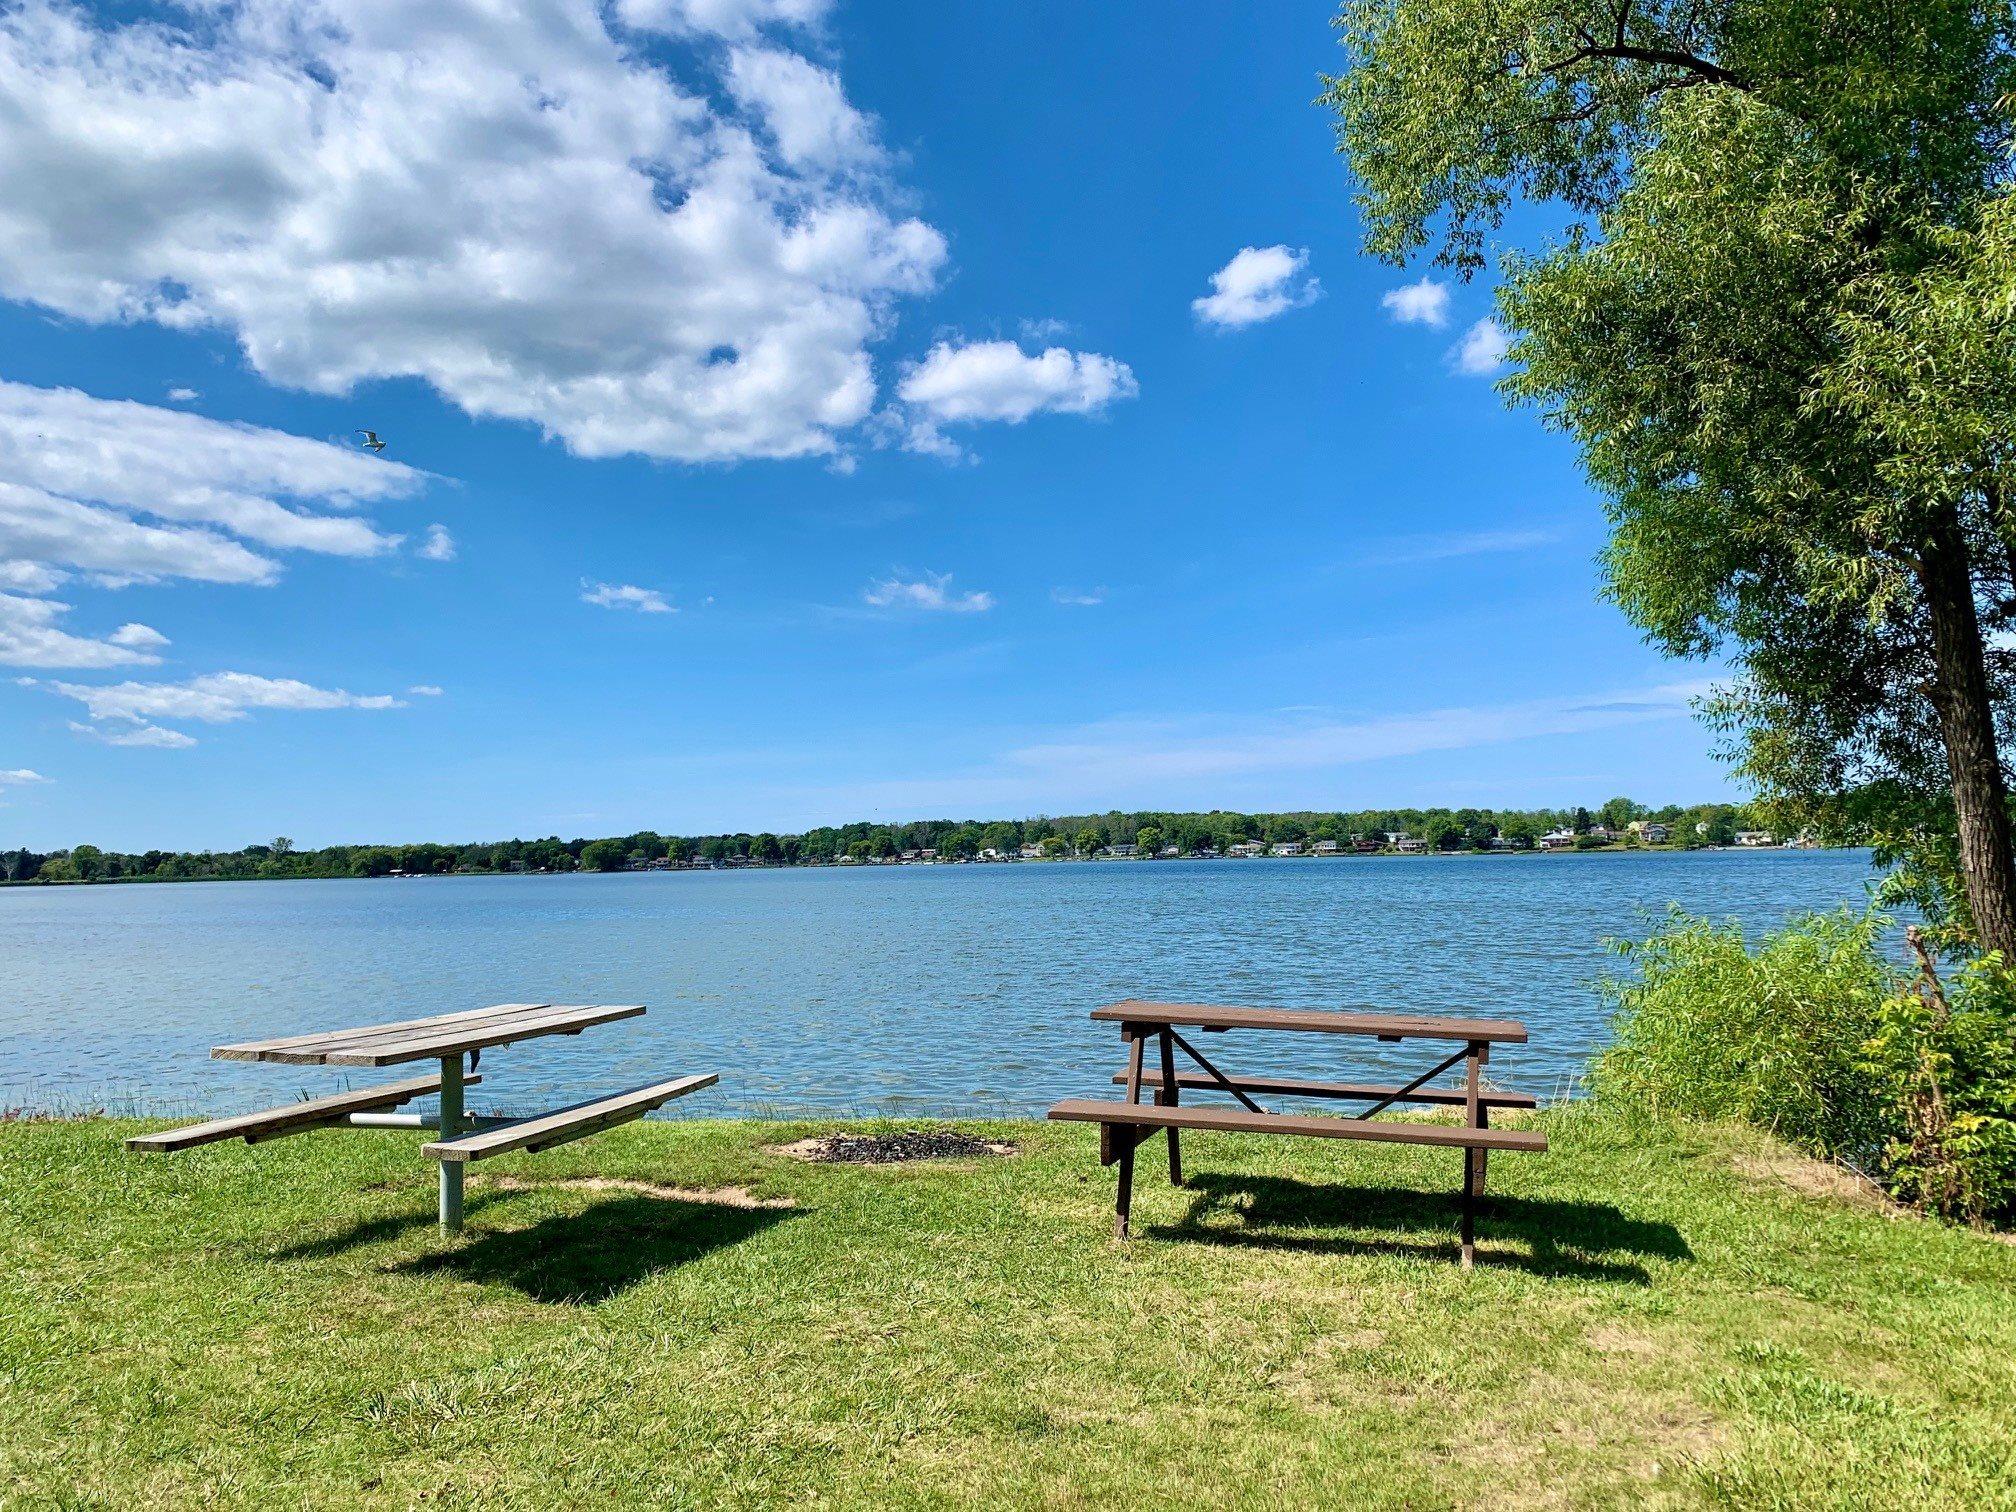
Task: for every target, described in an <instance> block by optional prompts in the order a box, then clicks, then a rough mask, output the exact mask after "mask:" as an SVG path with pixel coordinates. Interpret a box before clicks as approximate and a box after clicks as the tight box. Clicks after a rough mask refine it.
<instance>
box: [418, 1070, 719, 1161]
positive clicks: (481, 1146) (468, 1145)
mask: <svg viewBox="0 0 2016 1512" xmlns="http://www.w3.org/2000/svg"><path fill="white" fill-rule="evenodd" d="M720 1079H721V1078H720V1077H719V1076H717V1075H714V1074H713V1073H711V1072H709V1073H707V1074H704V1075H700V1076H678V1077H674V1078H673V1079H672V1080H670V1081H662V1082H653V1083H652V1084H651V1085H650V1086H648V1087H633V1088H632V1089H631V1090H630V1091H628V1092H616V1093H612V1094H610V1095H608V1096H606V1097H592V1098H590V1099H589V1100H588V1101H587V1102H581V1103H575V1104H574V1105H573V1106H572V1107H571V1108H560V1109H557V1110H556V1111H554V1112H552V1113H542V1114H540V1115H539V1116H538V1117H536V1118H520V1119H515V1120H513V1121H512V1122H510V1123H505V1124H498V1125H496V1126H495V1127H494V1128H489V1129H485V1130H483V1131H482V1132H481V1133H478V1134H465V1135H464V1136H463V1137H462V1138H460V1139H443V1140H437V1141H436V1142H435V1143H433V1144H429V1145H422V1146H421V1147H420V1153H421V1154H423V1155H431V1156H433V1157H434V1158H435V1159H436V1160H448V1161H464V1160H482V1159H484V1158H485V1157H487V1156H491V1155H501V1154H503V1153H504V1152H505V1151H506V1150H533V1151H538V1150H544V1149H550V1148H552V1147H553V1146H554V1145H557V1144H565V1143H567V1142H568V1141H569V1140H570V1139H580V1138H582V1137H584V1136H586V1135H589V1134H599V1133H600V1132H601V1131H602V1130H604V1129H611V1128H614V1127H615V1126H616V1125H617V1124H619V1123H628V1122H629V1121H630V1120H631V1119H633V1118H642V1117H643V1116H644V1115H645V1114H646V1113H649V1112H650V1111H651V1110H652V1109H653V1108H659V1107H663V1106H664V1105H665V1104H666V1103H668V1102H670V1101H671V1100H672V1099H673V1098H675V1097H684V1096H685V1095H686V1094H687V1093H688V1092H698V1091H699V1090H700V1089H701V1088H702V1087H711V1086H713V1085H714V1084H715V1083H716V1082H717V1081H719V1080H720Z"/></svg>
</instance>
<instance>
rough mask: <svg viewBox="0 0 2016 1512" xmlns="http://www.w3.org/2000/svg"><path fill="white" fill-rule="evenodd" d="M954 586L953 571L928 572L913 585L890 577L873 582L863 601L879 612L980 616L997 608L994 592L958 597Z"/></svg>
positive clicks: (862, 596)
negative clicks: (898, 610)
mask: <svg viewBox="0 0 2016 1512" xmlns="http://www.w3.org/2000/svg"><path fill="white" fill-rule="evenodd" d="M951 587H952V574H951V573H949V572H927V573H925V574H924V576H923V577H921V578H919V579H917V580H915V581H913V582H906V581H904V580H903V579H902V578H900V577H886V578H882V579H880V580H879V581H877V582H874V583H870V584H869V585H868V587H867V589H866V590H865V591H864V592H863V593H862V595H861V598H862V601H863V602H864V603H868V604H872V605H874V606H875V607H876V608H877V609H926V610H932V611H938V612H945V613H951V614H979V613H983V612H984V611H986V610H988V609H992V608H993V607H994V595H993V594H991V593H960V594H955V593H953V592H952V591H951Z"/></svg>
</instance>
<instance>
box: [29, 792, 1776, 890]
mask: <svg viewBox="0 0 2016 1512" xmlns="http://www.w3.org/2000/svg"><path fill="white" fill-rule="evenodd" d="M1749 824H1750V815H1749V812H1748V810H1747V809H1745V808H1744V807H1743V806H1741V805H1736V804H1726V803H1707V804H1696V805H1694V806H1692V807H1686V808H1683V807H1681V806H1680V805H1678V804H1669V805H1667V806H1666V807H1664V808H1659V809H1652V808H1648V807H1646V806H1645V805H1643V804H1640V803H1637V802H1634V801H1633V800H1631V799H1629V798H1612V799H1610V800H1609V801H1608V802H1607V803H1604V804H1602V805H1600V806H1598V807H1596V808H1594V809H1591V808H1586V807H1576V808H1564V809H1521V810H1507V809H1476V808H1462V809H1362V810H1359V811H1357V812H1354V813H1344V812H1337V813H1321V812H1313V811H1306V812H1295V813H1280V814H1241V813H1234V812H1230V811H1226V810H1215V809H1214V810H1213V811H1211V812H1210V813H1181V814H1179V813H1161V812H1154V811H1146V810H1144V811H1140V812H1135V813H1123V812H1120V811H1118V810H1115V811H1112V812H1109V813H1105V814H1084V815H1078V816H1075V817H1059V818H1035V819H995V820H979V819H919V820H916V821H914V822H911V823H907V824H868V823H858V824H842V825H831V826H821V827H820V828H817V829H812V830H807V831H805V832H804V833H803V834H773V833H770V832H768V831H764V832H761V833H757V834H748V833H736V834H720V835H661V834H659V833H657V832H656V831H653V830H639V831H637V832H636V833H635V834H629V835H607V836H602V837H599V838H595V839H583V838H576V839H572V840H563V839H561V838H560V837H559V836H557V835H549V836H547V837H546V838H545V839H541V840H497V841H485V842H478V843H472V844H467V845H440V844H434V843H431V842H428V843H421V844H414V845H331V846H327V847H324V848H323V849H321V850H301V849H297V848H296V847H295V845H294V843H293V841H291V840H289V839H287V838H286V837H284V836H282V837H280V838H278V839H275V840H272V841H270V842H268V843H266V844H263V845H247V846H244V847H242V848H241V849H238V850H233V851H163V850H149V851H143V852H138V853H128V852H120V851H108V850H103V849H100V848H99V847H98V846H95V845H78V846H73V847H72V848H71V849H69V850H59V851H53V852H49V853H47V854H43V853H39V852H36V851H32V850H26V849H17V850H10V851H0V881H5V882H45V883H49V882H114V881H159V882H177V881H206V880H229V879H241V880H242V879H256V878H268V877H272V878H284V877H382V876H394V875H441V874H445V873H453V872H565V871H603V872H612V871H635V870H640V869H645V868H663V867H672V866H751V865H757V866H803V865H830V864H834V863H849V862H851V863H873V862H878V861H879V862H893V861H902V860H913V861H977V860H995V859H1003V860H1006V859H1025V858H1026V859H1039V858H1040V859H1056V860H1065V859H1072V858H1077V859H1088V858H1092V857H1106V858H1133V859H1149V858H1155V859H1167V858H1171V857H1186V856H1231V855H1250V854H1253V853H1255V852H1268V853H1272V852H1274V851H1275V850H1276V848H1277V847H1280V848H1283V849H1287V848H1294V849H1295V850H1296V851H1297V852H1299V853H1309V852H1315V851H1318V850H1319V849H1320V850H1321V851H1322V852H1324V853H1329V852H1331V851H1332V850H1335V851H1339V852H1349V853H1352V854H1390V853H1395V852H1409V851H1437V852H1451V851H1465V850H1469V851H1518V850H1531V849H1533V848H1534V847H1535V846H1536V845H1540V844H1543V843H1549V842H1551V843H1553V844H1556V845H1565V844H1566V843H1567V842H1568V841H1569V838H1570V837H1572V843H1573V848H1576V849H1584V850H1587V849H1604V848H1612V847H1618V846H1634V845H1644V846H1651V847H1663V846H1699V845H1728V844H1732V843H1734V842H1735V840H1736V837H1737V836H1738V835H1739V834H1743V833H1745V832H1746V830H1748V827H1749Z"/></svg>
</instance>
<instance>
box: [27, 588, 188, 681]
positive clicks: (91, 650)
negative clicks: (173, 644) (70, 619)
mask: <svg viewBox="0 0 2016 1512" xmlns="http://www.w3.org/2000/svg"><path fill="white" fill-rule="evenodd" d="M69 612H70V606H69V605H68V604H65V603H61V602H59V601H57V600H56V599H45V598H23V597H20V596H18V595H16V594H11V593H0V663H4V664H5V665H7V666H12V667H146V666H153V665H154V664H156V663H157V662H159V661H160V660H161V658H160V657H159V656H157V655H155V652H156V651H158V650H159V649H160V648H161V647H163V646H165V645H167V644H168V637H167V636H165V635H163V634H162V633H161V632H160V631H158V630H156V629H154V628H153V627H152V626H151V625H141V624H125V625H121V626H120V627H119V628H118V629H116V630H114V631H112V632H111V633H110V634H108V635H76V634H73V633H72V632H70V631H68V630H66V629H64V628H63V627H62V625H61V624H59V623H58V622H59V621H60V620H62V619H63V618H64V616H66V615H67V614H69Z"/></svg>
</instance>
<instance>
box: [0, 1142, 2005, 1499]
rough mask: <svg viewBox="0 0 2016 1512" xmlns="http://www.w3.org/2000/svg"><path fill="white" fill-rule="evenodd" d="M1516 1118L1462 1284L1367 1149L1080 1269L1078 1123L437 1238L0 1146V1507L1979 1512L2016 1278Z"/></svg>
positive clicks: (1759, 1168) (1700, 1148) (352, 1209)
mask: <svg viewBox="0 0 2016 1512" xmlns="http://www.w3.org/2000/svg"><path fill="white" fill-rule="evenodd" d="M1542 1122H1543V1123H1544V1125H1545V1127H1546V1128H1547V1130H1548V1132H1549V1134H1550V1136H1551V1138H1552V1141H1553V1149H1552V1151H1551V1153H1549V1154H1547V1155H1545V1156H1515V1155H1501V1156H1498V1157H1495V1158H1494V1160H1493V1163H1492V1170H1491V1183H1492V1190H1493V1194H1494V1203H1495V1210H1494V1211H1493V1212H1492V1213H1491V1214H1490V1215H1489V1216H1487V1217H1486V1218H1485V1220H1484V1221H1483V1223H1482V1225H1481V1227H1480V1241H1481V1245H1482V1251H1483V1253H1482V1260H1481V1263H1480V1265H1479V1267H1478V1268H1477V1269H1476V1270H1475V1271H1474V1272H1472V1273H1469V1274H1465V1273H1463V1272H1462V1271H1460V1270H1459V1269H1458V1268H1457V1266H1456V1265H1455V1263H1454V1240H1455V1208H1454V1205H1453V1201H1452V1199H1451V1196H1450V1192H1451V1189H1452V1187H1453V1184H1454V1181H1455V1176H1456V1166H1457V1157H1456V1156H1455V1155H1454V1154H1453V1153H1451V1152H1448V1151H1429V1150H1421V1149H1415V1148H1409V1147H1403V1146H1367V1145H1355V1144H1336V1143H1330V1142H1317V1141H1309V1140H1268V1139H1260V1138H1254V1137H1245V1136H1230V1135H1218V1136H1191V1137H1189V1138H1187V1139H1186V1145H1185V1155H1186V1162H1187V1165H1188V1167H1189V1170H1190V1173H1191V1176H1192V1180H1191V1184H1190V1186H1189V1187H1187V1188H1185V1189H1175V1188H1172V1187H1170V1186H1169V1185H1168V1183H1167V1180H1166V1174H1165V1173H1164V1172H1163V1171H1162V1169H1161V1163H1160V1162H1161V1154H1160V1145H1159V1143H1158V1144H1156V1145H1154V1146H1148V1147H1144V1149H1143V1151H1142V1169H1143V1173H1144V1177H1145V1178H1146V1179H1144V1180H1143V1181H1142V1182H1141V1183H1140V1188H1139V1192H1138V1196H1137V1199H1136V1210H1135V1217H1136V1231H1137V1234H1138V1235H1139V1237H1137V1238H1136V1239H1135V1240H1134V1241H1133V1242H1132V1243H1130V1244H1125V1245H1123V1244H1119V1243H1116V1242H1115V1241H1114V1240H1112V1238H1111V1237H1110V1225H1111V1204H1112V1195H1113V1176H1112V1173H1111V1172H1110V1171H1108V1170H1102V1169H1101V1168H1100V1167H1099V1165H1098V1163H1097V1160H1096V1156H1095V1137H1094V1134H1093V1131H1092V1130H1090V1129H1088V1128H1084V1127H1064V1126H1049V1125H1041V1124H1026V1125H1025V1124H1015V1125H1002V1124H971V1125H964V1126H962V1127H966V1128H970V1129H972V1130H973V1131H975V1132H980V1133H984V1134H986V1135H988V1136H989V1137H994V1138H1005V1139H1011V1140H1014V1141H1017V1142H1019V1143H1020V1144H1021V1146H1022V1153H1020V1154H1019V1155H1017V1156H1014V1157H1012V1158H1004V1159H996V1160H988V1161H973V1162H966V1163H949V1164H942V1163H941V1164H924V1165H913V1166H905V1167H894V1168H860V1167H845V1166H815V1165H807V1164H804V1163H802V1162H799V1161H796V1160H793V1159H790V1158H788V1157H784V1156H781V1155H777V1154H774V1153H769V1151H768V1148H767V1147H770V1146H776V1145H781V1144H784V1143H786V1142H789V1141H791V1140H794V1139H798V1138H802V1137H804V1136H806V1135H809V1134H814V1133H820V1132H826V1131H828V1130H831V1129H833V1128H835V1127H837V1126H836V1125H832V1124H813V1123H789V1124H781V1123H779V1124H765V1123H754V1122H651V1123H646V1124H640V1125H633V1126H630V1127H627V1128H624V1129H620V1130H617V1131H614V1132H612V1133H609V1134H605V1135H602V1136H599V1137H597V1138H595V1139H593V1140H589V1141H586V1142H583V1143H580V1144H576V1145H571V1146H568V1147H566V1148H564V1149H561V1150H555V1151H552V1152H549V1153H547V1154H544V1155H539V1156H531V1157H524V1158H509V1159H500V1160H497V1161H493V1162H486V1163H485V1164H483V1165H481V1166H478V1167H475V1168H473V1175H472V1178H471V1183H470V1201H469V1227H468V1230H467V1232H466V1233H465V1234H464V1235H463V1236H462V1237H461V1238H460V1239H457V1240H443V1239H441V1238H439V1237H437V1235H436V1233H435V1230H434V1224H433V1216H434V1211H433V1209H434V1192H433V1170H432V1167H431V1165H429V1164H428V1163H426V1162H424V1161H423V1160H422V1159H420V1157H419V1156H418V1154H417V1150H416V1146H417V1144H418V1136H416V1135H409V1134H405V1133H399V1132H388V1131H379V1132H371V1133H364V1132H347V1133H320V1134H310V1135H305V1136H302V1137H298V1138H294V1139H288V1140H282V1141H279V1142H277V1143H273V1144H268V1145H261V1146H257V1147H247V1146H245V1145H242V1144H236V1145H218V1146H211V1147H208V1148H204V1149H200V1150H196V1151H191V1152H188V1153H185V1154H182V1155H177V1156H147V1157H142V1156H134V1155H128V1154H126V1153H125V1152H124V1151H123V1150H122V1149H121V1147H120V1140H121V1138H122V1137H123V1136H124V1135H126V1134H128V1133H131V1132H133V1131H134V1130H135V1129H136V1128H137V1127H139V1126H137V1125H134V1124H126V1123H117V1122H106V1121H86V1122H75V1123H47V1124H16V1125H11V1126H4V1127H0V1505H6V1506H9V1507H12V1506H17V1505H18V1506H23V1507H29V1506H34V1507H41V1506H60V1507H119V1508H127V1507H135V1506H172V1507H187V1506H203V1505H219V1506H267V1505H272V1506H290V1507H292V1506H321V1507H332V1506H341V1507H352V1506H363V1507H371V1506H387V1507H407V1506H418V1505H422V1504H424V1505H427V1506H442V1507H477V1506H482V1507H553V1506H588V1505H595V1506H709V1507H712V1506H722V1505H729V1506H733V1505H750V1506H767V1505H775V1504H780V1503H787V1502H790V1503H797V1502H818V1503H823V1504H829V1505H838V1506H869V1505H875V1506H885V1505H898V1506H907V1505H920V1506H923V1505H944V1504H955V1503H973V1502H981V1503H986V1504H988V1505H991V1506H1005V1507H1020V1506H1084V1507H1123V1506H1126V1507H1131V1506H1158V1505H1159V1506H1178V1505H1180V1506H1198V1505H1223V1506H1235V1505H1236V1506H1316V1505H1329V1506H1354V1507H1360V1506H1407V1507H1440V1506H1456V1507H1494V1508H1495V1507H1516V1506H1568V1507H1578V1506H1586V1507H1614V1506H1619V1505H1625V1504H1631V1505H1641V1506H1649V1507H1658V1506H1669V1505H1670V1506H1695V1505H1703V1504H1721V1505H1739V1506H1785V1507H1822V1506H1844V1507H1849V1506H1852V1507H1897V1506H1910V1507H1913V1508H1926V1507H1967V1508H1976V1507H1988V1506H2016V1467H2012V1462H2016V1248H2011V1247H2010V1246H2009V1245H2007V1244H2005V1243H2002V1242H2000V1241H1998V1240H1996V1239H1994V1238H1991V1237H1987V1236H1983V1235H1979V1234H1975V1233H1970V1232H1966V1231H1962V1230H1956V1229H1952V1228H1947V1227H1942V1226H1939V1225H1936V1224H1931V1223H1926V1222H1921V1221H1918V1220H1916V1219H1911V1218H1904V1217H1900V1216H1897V1215H1894V1214H1892V1213H1890V1212H1888V1211H1886V1210H1885V1209H1884V1208H1883V1206H1882V1205H1881V1204H1879V1203H1877V1202H1875V1201H1873V1200H1871V1199H1869V1198H1867V1197H1866V1196H1858V1195H1857V1194H1856V1193H1855V1192H1854V1190H1853V1189H1852V1187H1850V1186H1849V1185H1848V1184H1847V1183H1845V1182H1842V1181H1839V1180H1836V1179H1832V1178H1830V1176H1829V1174H1828V1173H1827V1172H1826V1171H1825V1170H1824V1169H1823V1168H1821V1167H1816V1166H1812V1165H1810V1164H1808V1163H1806V1162H1804V1161H1801V1160H1799V1159H1797V1158H1796V1157H1792V1156H1790V1155H1788V1154H1786V1153H1785V1152H1784V1151H1783V1150H1782V1149H1780V1148H1778V1147H1776V1146H1774V1145H1772V1144H1771V1143H1770V1142H1769V1141H1767V1140H1765V1139H1763V1138H1761V1137H1760V1136H1757V1135H1754V1134H1747V1133H1744V1132H1741V1131H1737V1130H1730V1129H1700V1128H1681V1127H1669V1126H1652V1127H1639V1128H1634V1127H1628V1126H1626V1125H1624V1124H1622V1123H1619V1122H1616V1121H1613V1120H1611V1119H1609V1118H1607V1117H1605V1116H1603V1115H1601V1114H1598V1113H1595V1112H1591V1111H1584V1110H1576V1111H1566V1112H1558V1113H1555V1114H1552V1115H1548V1116H1546V1117H1545V1118H1544V1119H1542ZM850 1127H857V1128H861V1127H868V1128H872V1127H877V1126H874V1125H852V1126H850ZM881 1127H896V1126H881ZM624 1183H635V1185H625V1184H624ZM672 1188H677V1189H680V1190H682V1191H685V1192H687V1193H688V1194H689V1195H686V1196H680V1195H673V1194H671V1192H670V1191H669V1190H668V1189H672ZM728 1188H737V1189H741V1191H742V1192H745V1193H747V1194H749V1200H752V1201H766V1200H767V1201H770V1202H782V1201H785V1200H788V1201H790V1202H791V1203H793V1204H794V1205H793V1206H790V1207H782V1206H740V1205H733V1204H732V1203H731V1202H729V1201H726V1200H721V1198H720V1196H719V1194H720V1193H721V1192H722V1189H728ZM731 1195H732V1194H731ZM738 1200H739V1199H738Z"/></svg>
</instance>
